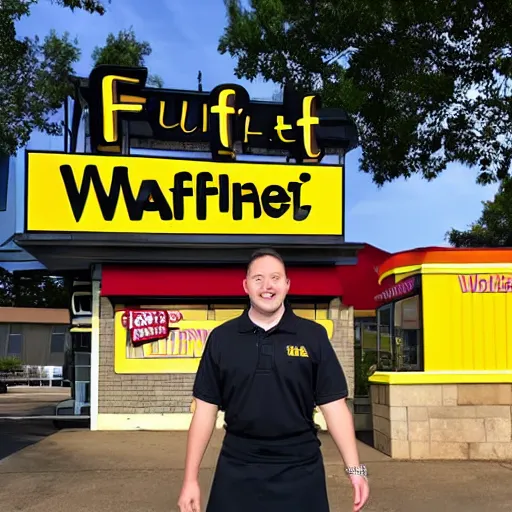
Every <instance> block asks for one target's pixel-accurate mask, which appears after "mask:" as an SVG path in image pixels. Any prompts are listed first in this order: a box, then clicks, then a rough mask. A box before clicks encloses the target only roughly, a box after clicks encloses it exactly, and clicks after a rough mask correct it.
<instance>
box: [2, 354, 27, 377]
mask: <svg viewBox="0 0 512 512" xmlns="http://www.w3.org/2000/svg"><path fill="white" fill-rule="evenodd" d="M21 370H23V365H22V362H21V359H19V358H17V357H0V372H7V373H12V372H19V371H21Z"/></svg>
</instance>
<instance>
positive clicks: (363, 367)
mask: <svg viewBox="0 0 512 512" xmlns="http://www.w3.org/2000/svg"><path fill="white" fill-rule="evenodd" d="M376 363H377V352H376V351H368V352H365V353H364V355H363V360H362V361H356V363H355V370H356V375H355V381H356V382H355V388H356V389H355V395H356V396H367V395H368V393H369V385H370V383H369V382H368V377H369V376H370V375H369V373H370V368H371V366H372V365H374V364H376Z"/></svg>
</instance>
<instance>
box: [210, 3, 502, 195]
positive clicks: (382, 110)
mask: <svg viewBox="0 0 512 512" xmlns="http://www.w3.org/2000/svg"><path fill="white" fill-rule="evenodd" d="M225 4H226V9H227V17H228V22H227V26H226V28H225V31H224V34H223V35H222V37H221V39H220V41H219V51H220V52H221V53H222V54H225V53H229V54H230V55H231V56H232V57H234V58H235V59H236V61H237V64H236V68H235V74H236V75H237V76H238V77H239V78H242V77H243V78H247V79H250V80H254V79H256V78H257V77H258V76H261V77H263V78H264V79H265V80H267V81H274V82H275V83H277V84H284V83H293V84H295V85H296V86H297V88H298V89H299V90H308V91H310V92H311V91H316V92H320V93H321V94H322V98H323V103H324V105H325V106H338V107H343V108H345V109H346V110H347V111H348V113H349V114H351V116H352V118H353V119H354V121H355V123H356V125H357V127H358V131H359V136H360V144H361V148H362V161H361V169H362V170H363V171H364V172H367V173H370V174H371V175H372V177H373V179H374V181H375V183H377V184H379V185H382V184H383V183H385V182H388V181H392V180H394V179H396V178H398V177H401V176H402V177H410V176H411V175H413V174H419V175H421V176H423V177H424V178H425V179H428V180H431V179H434V178H435V177H437V176H438V175H439V174H440V173H441V172H442V171H443V170H445V168H446V166H447V164H448V163H449V162H460V163H463V164H466V165H469V166H476V167H478V168H479V170H480V173H479V175H478V182H479V183H489V182H493V181H496V180H500V179H502V178H504V177H505V176H507V175H508V173H509V171H510V164H511V161H512V137H510V118H511V116H512V107H511V105H512V101H511V100H512V89H511V82H510V79H511V78H512V55H511V43H510V41H512V1H511V0H434V1H432V0H359V1H357V2H355V1H353V0H251V1H249V2H248V4H249V7H248V8H244V7H242V2H241V1H240V0H225Z"/></svg>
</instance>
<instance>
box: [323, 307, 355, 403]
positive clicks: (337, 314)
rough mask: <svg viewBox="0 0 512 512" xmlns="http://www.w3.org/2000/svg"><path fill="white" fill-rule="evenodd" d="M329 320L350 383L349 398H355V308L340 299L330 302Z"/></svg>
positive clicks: (334, 341)
mask: <svg viewBox="0 0 512 512" xmlns="http://www.w3.org/2000/svg"><path fill="white" fill-rule="evenodd" d="M327 317H328V318H329V320H332V321H333V323H334V333H333V336H332V345H333V347H334V351H335V352H336V355H337V356H338V359H339V361H340V363H341V366H342V367H343V371H344V372H345V376H346V378H347V383H348V390H349V391H348V393H349V394H348V398H350V399H352V398H354V379H355V369H354V337H355V335H354V308H353V307H349V306H345V305H344V304H342V302H341V301H340V300H339V299H334V300H332V301H331V302H330V304H329V311H328V316H327Z"/></svg>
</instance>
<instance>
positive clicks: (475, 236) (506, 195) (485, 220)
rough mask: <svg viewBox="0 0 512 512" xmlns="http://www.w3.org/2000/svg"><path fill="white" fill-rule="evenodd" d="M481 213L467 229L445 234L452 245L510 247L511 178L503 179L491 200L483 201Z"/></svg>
mask: <svg viewBox="0 0 512 512" xmlns="http://www.w3.org/2000/svg"><path fill="white" fill-rule="evenodd" d="M482 204H483V209H482V215H481V216H480V218H479V219H478V220H477V221H476V222H474V223H473V224H471V226H470V227H469V229H468V230H466V231H459V230H457V229H451V230H450V231H448V233H447V234H446V238H447V240H448V241H449V243H450V244H451V245H452V246H454V247H512V178H506V179H504V180H503V181H502V182H501V184H500V187H499V189H498V192H497V193H496V195H495V196H494V199H493V200H492V201H483V202H482Z"/></svg>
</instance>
